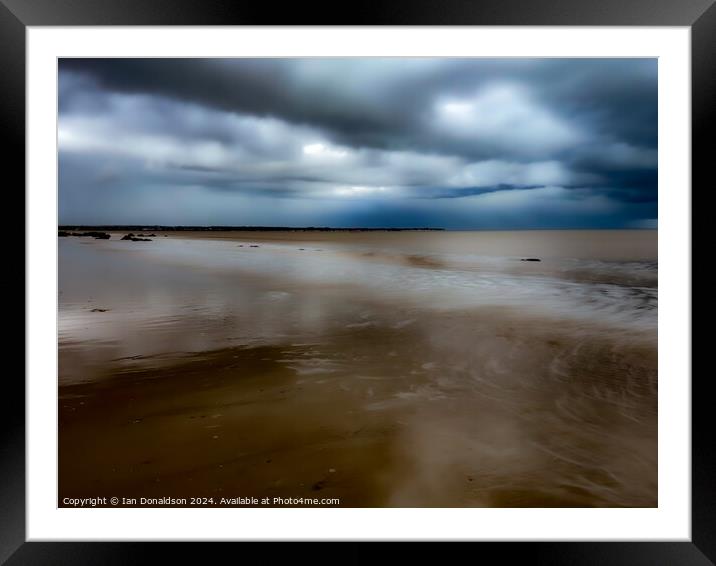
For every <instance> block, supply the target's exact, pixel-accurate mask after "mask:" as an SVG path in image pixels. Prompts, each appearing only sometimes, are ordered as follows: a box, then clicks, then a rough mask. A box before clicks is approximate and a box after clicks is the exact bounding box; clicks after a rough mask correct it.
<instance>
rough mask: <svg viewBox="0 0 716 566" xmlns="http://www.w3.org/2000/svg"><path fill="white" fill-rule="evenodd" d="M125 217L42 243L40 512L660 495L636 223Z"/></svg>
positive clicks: (644, 278)
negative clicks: (424, 225) (45, 406)
mask: <svg viewBox="0 0 716 566" xmlns="http://www.w3.org/2000/svg"><path fill="white" fill-rule="evenodd" d="M124 234H126V232H114V233H112V235H111V238H110V239H107V240H95V239H92V238H77V237H62V238H59V239H58V254H59V291H58V292H59V295H58V301H59V313H58V349H59V350H58V351H59V376H58V426H59V501H58V505H60V506H66V505H67V504H66V503H63V501H65V500H66V498H88V497H95V498H96V497H120V498H127V499H129V500H131V499H132V498H134V499H137V500H138V499H140V498H146V499H147V500H148V501H150V503H148V504H147V506H155V505H154V504H153V503H151V502H152V501H155V502H157V503H156V506H163V505H165V504H163V503H160V502H158V501H159V500H160V499H161V498H175V500H178V501H180V500H181V499H186V500H191V498H199V499H200V502H199V503H197V504H198V505H205V506H215V505H217V503H215V502H217V501H220V500H221V498H225V499H227V500H228V501H229V503H228V505H229V506H231V505H232V504H233V505H235V506H245V505H246V504H247V503H246V502H245V501H244V500H243V499H241V498H248V499H249V500H252V498H256V500H258V501H259V502H260V501H261V500H262V499H264V498H268V500H269V501H270V502H273V501H274V498H281V499H286V500H289V499H292V500H296V499H299V500H300V498H304V499H305V500H310V501H311V502H312V503H310V504H311V505H318V506H324V505H328V506H343V507H655V506H657V504H658V501H657V389H658V388H657V305H658V287H657V282H658V263H657V232H656V231H655V230H574V231H570V230H559V231H549V230H539V231H502V232H500V231H494V232H487V231H485V232H479V231H473V232H460V231H454V232H453V231H445V232H432V231H402V232H380V231H376V232H307V231H285V232H186V231H181V232H171V231H157V232H155V237H148V236H149V233H147V234H145V235H144V236H142V237H148V239H150V240H151V241H148V242H142V241H137V242H133V241H122V240H121V239H120V238H121V237H122V236H123V235H124ZM526 260H531V261H526ZM536 260H539V261H536ZM208 499H211V500H213V501H214V503H209V502H208V501H207V500H208ZM324 500H325V501H324ZM315 501H319V502H318V503H315ZM321 501H323V502H321ZM232 502H233V503H232ZM249 504H252V503H249ZM270 504H273V503H270ZM294 504H295V505H303V503H293V504H290V505H294ZM169 505H184V503H181V502H179V503H176V502H174V503H169ZM256 505H260V503H259V504H256ZM278 505H282V504H280V503H279V504H278ZM130 506H131V505H130Z"/></svg>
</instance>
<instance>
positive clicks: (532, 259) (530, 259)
mask: <svg viewBox="0 0 716 566" xmlns="http://www.w3.org/2000/svg"><path fill="white" fill-rule="evenodd" d="M520 261H542V260H541V259H539V258H536V257H525V258H522V259H521V260H520Z"/></svg>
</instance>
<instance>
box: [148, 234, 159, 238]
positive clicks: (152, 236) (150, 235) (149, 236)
mask: <svg viewBox="0 0 716 566" xmlns="http://www.w3.org/2000/svg"><path fill="white" fill-rule="evenodd" d="M156 237H157V235H156V234H149V235H148V236H147V238H156Z"/></svg>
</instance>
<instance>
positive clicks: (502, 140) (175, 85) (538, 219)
mask: <svg viewBox="0 0 716 566" xmlns="http://www.w3.org/2000/svg"><path fill="white" fill-rule="evenodd" d="M656 84H657V63H656V60H655V59H421V58H417V59H368V58H361V59H213V60H212V59H61V60H60V81H59V109H60V121H59V128H60V132H59V134H60V135H59V140H60V150H61V153H60V169H61V175H60V191H61V209H60V213H61V217H62V215H63V214H64V215H72V216H73V218H76V220H75V221H78V220H80V218H79V217H82V218H85V217H86V218H85V220H86V221H90V220H91V216H92V214H93V213H92V210H98V208H97V207H99V209H101V208H103V205H102V199H106V200H107V202H110V201H111V202H112V203H113V205H116V206H117V207H119V208H118V209H116V210H119V209H122V210H124V209H126V210H127V214H128V215H130V216H131V214H132V212H131V211H132V210H134V211H135V213H137V214H138V212H137V209H138V208H139V207H140V206H142V204H141V203H142V202H143V201H144V200H146V199H149V198H150V197H151V199H162V198H165V199H167V204H168V205H169V206H175V207H178V206H179V202H180V201H175V202H172V200H171V198H172V197H171V195H172V194H173V193H180V192H181V193H182V194H187V191H188V192H191V194H192V195H203V198H204V200H203V201H200V200H197V199H198V197H197V198H194V197H192V198H191V199H187V198H185V201H186V202H189V201H191V202H192V206H198V207H199V208H202V207H203V208H204V209H206V210H209V209H212V207H213V206H214V204H213V203H216V204H218V203H221V204H222V206H224V207H226V206H228V207H229V208H228V209H225V210H223V211H220V212H221V214H222V215H223V214H224V213H226V214H229V212H226V210H229V211H231V210H233V208H232V206H231V204H230V203H231V202H235V203H238V202H239V201H242V203H243V200H244V199H245V198H249V199H254V202H258V200H257V199H259V198H260V199H269V200H271V201H272V202H279V201H282V200H283V201H286V200H287V199H289V200H302V199H303V200H310V201H311V203H312V206H313V207H314V209H315V214H317V215H319V216H321V214H323V216H322V217H323V218H325V220H324V221H323V222H322V223H323V224H334V223H336V222H338V221H339V220H340V221H343V220H342V219H343V218H344V217H351V215H353V216H355V218H358V219H361V221H362V222H366V223H369V220H370V218H369V217H370V215H371V214H373V215H374V216H375V218H378V217H380V218H383V216H384V215H385V214H386V213H387V212H386V211H391V214H393V215H394V218H393V222H392V223H393V224H395V223H398V222H402V221H403V220H404V219H405V218H414V219H417V218H422V216H420V214H427V215H428V217H431V218H438V217H440V215H439V214H437V212H435V213H434V214H433V216H430V211H429V210H427V211H422V208H421V206H422V205H421V204H419V203H418V201H420V202H423V201H435V202H437V201H440V200H451V201H453V200H457V201H460V200H463V201H464V202H463V205H464V207H465V210H468V211H472V212H470V213H469V214H472V215H473V216H472V217H470V218H473V219H474V220H472V221H470V220H469V218H468V219H466V220H464V221H463V220H460V222H456V221H455V218H457V217H460V218H462V216H464V214H457V212H456V211H451V212H447V211H448V209H449V208H450V207H449V206H446V207H445V210H446V212H445V215H444V216H445V217H444V218H442V217H440V218H442V220H441V221H442V222H445V223H447V225H451V226H456V225H458V224H459V223H462V222H465V223H466V224H470V222H472V224H473V225H474V226H475V227H478V225H479V224H480V223H481V222H482V223H483V224H484V222H486V218H487V216H486V215H484V214H480V210H485V209H486V208H487V209H490V210H492V208H491V207H498V208H499V206H504V207H512V210H513V212H514V210H521V209H520V203H522V202H523V200H524V202H527V201H530V203H531V204H530V205H529V206H528V207H527V208H525V209H524V210H522V212H521V214H523V217H520V218H523V219H524V222H523V221H522V220H519V219H516V217H515V215H514V214H513V212H510V213H509V214H508V213H507V212H506V214H504V215H499V214H498V215H495V213H494V210H492V216H490V218H492V219H494V218H498V217H499V218H502V219H503V220H504V221H506V222H507V221H509V222H511V223H512V224H514V225H520V226H521V225H522V224H525V223H526V224H527V225H534V226H540V225H555V224H559V223H560V222H561V221H560V220H559V218H557V217H555V215H557V216H558V215H559V214H563V215H568V214H573V215H576V217H574V218H571V219H570V218H566V219H565V221H568V222H574V221H575V218H576V221H577V222H582V223H584V224H585V225H587V224H588V225H594V226H611V225H613V224H614V223H616V224H619V225H627V224H629V223H631V222H632V221H634V220H638V219H640V218H642V219H643V218H652V217H653V215H655V213H656V188H657V176H656V150H657V89H656ZM113 163H114V165H112V164H113ZM117 163H121V167H120V166H118V165H117ZM98 164H102V167H104V173H102V172H101V171H95V169H97V168H98ZM63 171H64V174H63ZM70 171H71V172H72V173H71V175H70ZM70 177H71V178H72V180H71V181H70V180H69V179H70ZM80 178H81V179H82V180H81V182H79V181H78V180H79V179H80ZM70 182H72V183H74V185H73V188H70V187H69V186H68V184H69V183H70ZM80 186H81V187H84V189H79V188H78V187H80ZM106 186H110V188H109V189H106V191H105V193H108V192H110V193H112V198H111V199H108V198H107V196H106V194H105V193H101V194H103V196H102V197H101V198H99V197H96V195H97V194H98V193H97V192H96V191H97V190H101V187H106ZM121 187H124V189H121ZM139 187H142V189H141V190H140V189H139ZM540 189H546V190H547V192H544V191H542V192H540ZM82 190H84V191H86V192H88V194H92V195H94V196H93V197H92V200H93V202H94V203H95V208H94V209H90V208H89V207H83V205H82V199H81V198H79V199H75V200H73V199H70V198H65V199H63V198H62V196H63V195H62V193H63V192H67V193H68V194H74V193H77V192H78V191H79V192H81V191H82ZM121 190H126V191H127V194H129V193H131V195H132V198H133V202H134V203H135V204H134V206H132V205H131V204H130V203H124V204H122V193H121V192H120V191H121ZM92 191H95V192H92ZM511 191H517V192H515V193H514V195H515V197H517V196H519V197H520V198H518V199H517V200H513V201H510V200H509V199H502V200H500V199H495V198H493V197H488V196H487V195H488V194H490V193H495V194H497V193H504V192H511ZM550 191H552V192H550ZM570 191H571V193H570ZM584 191H587V193H585V192H584ZM217 195H218V196H217ZM528 195H531V196H528ZM585 195H589V196H588V197H587V196H585ZM232 197H233V198H234V199H235V200H234V201H231V200H230V199H231V198H232ZM557 197H559V198H558V200H559V202H560V203H561V202H566V201H567V200H568V199H575V198H576V199H577V200H578V201H579V202H580V203H581V204H580V207H577V208H575V207H573V206H572V208H570V207H560V206H558V205H557V204H555V202H553V200H554V198H557ZM596 197H599V198H600V199H603V201H604V202H603V201H599V202H597V201H595V200H594V198H596ZM491 198H492V200H490V199H491ZM539 198H541V199H543V200H542V201H540V202H544V203H549V205H550V206H551V209H545V210H544V211H542V207H541V206H539V203H535V202H532V200H533V199H539ZM520 199H523V200H520ZM590 199H591V200H590ZM468 200H469V201H470V203H469V204H465V203H467V201H468ZM158 202H159V201H158ZM605 202H606V203H607V204H609V206H606V205H605ZM63 203H64V204H63ZM152 203H153V204H152V205H151V208H152V210H154V208H156V205H155V204H154V200H152ZM202 203H203V204H202ZM475 203H477V204H475ZM485 203H487V205H486V204H485ZM585 203H586V204H590V205H591V206H592V210H588V209H587V208H586V204H585ZM283 204H285V202H283ZM597 204H598V205H599V206H597ZM473 205H475V206H476V207H477V208H476V209H475V210H473V208H474V207H473ZM242 206H243V204H242ZM480 207H482V208H480ZM294 208H295V204H294ZM550 210H551V212H550ZM321 211H323V213H321ZM377 211H380V214H378V212H377ZM400 211H402V212H400ZM417 211H421V212H420V214H418V212H417ZM538 211H541V212H538ZM145 212H146V211H143V212H142V214H144V213H145ZM175 213H176V214H177V217H178V216H179V215H180V214H183V212H180V211H178V210H176V211H175ZM269 213H270V207H268V209H267V212H266V214H269ZM162 214H169V213H168V212H163V213H162ZM262 214H263V213H262ZM400 214H404V216H403V217H401V218H402V219H401V220H400V221H399V220H398V219H397V216H400ZM456 214H457V216H456ZM640 214H649V215H652V216H648V217H641V216H634V215H640ZM331 215H333V216H331ZM366 215H367V216H366ZM396 215H397V216H396ZM416 215H417V216H416ZM190 216H191V215H190ZM269 216H270V214H269ZM289 216H290V215H289ZM309 216H310V215H309ZM299 217H300V218H303V217H302V216H300V215H299V214H296V218H299ZM339 217H340V218H339ZM580 218H581V219H582V220H579V219H580ZM334 219H335V220H334ZM451 219H452V221H451ZM250 220H251V219H250V218H249V221H248V223H254V222H251V221H250ZM518 220H519V221H518ZM222 222H223V223H227V222H226V221H225V220H224V221H222ZM228 223H232V222H231V221H229V222H228ZM237 223H238V222H237ZM256 223H258V222H256ZM276 223H279V222H278V221H277V222H276ZM282 223H285V221H284V222H282ZM530 223H531V224H530ZM460 225H461V224H460Z"/></svg>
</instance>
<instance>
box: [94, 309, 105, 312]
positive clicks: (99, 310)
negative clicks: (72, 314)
mask: <svg viewBox="0 0 716 566" xmlns="http://www.w3.org/2000/svg"><path fill="white" fill-rule="evenodd" d="M108 310H109V309H92V310H91V311H90V312H107V311H108Z"/></svg>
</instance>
